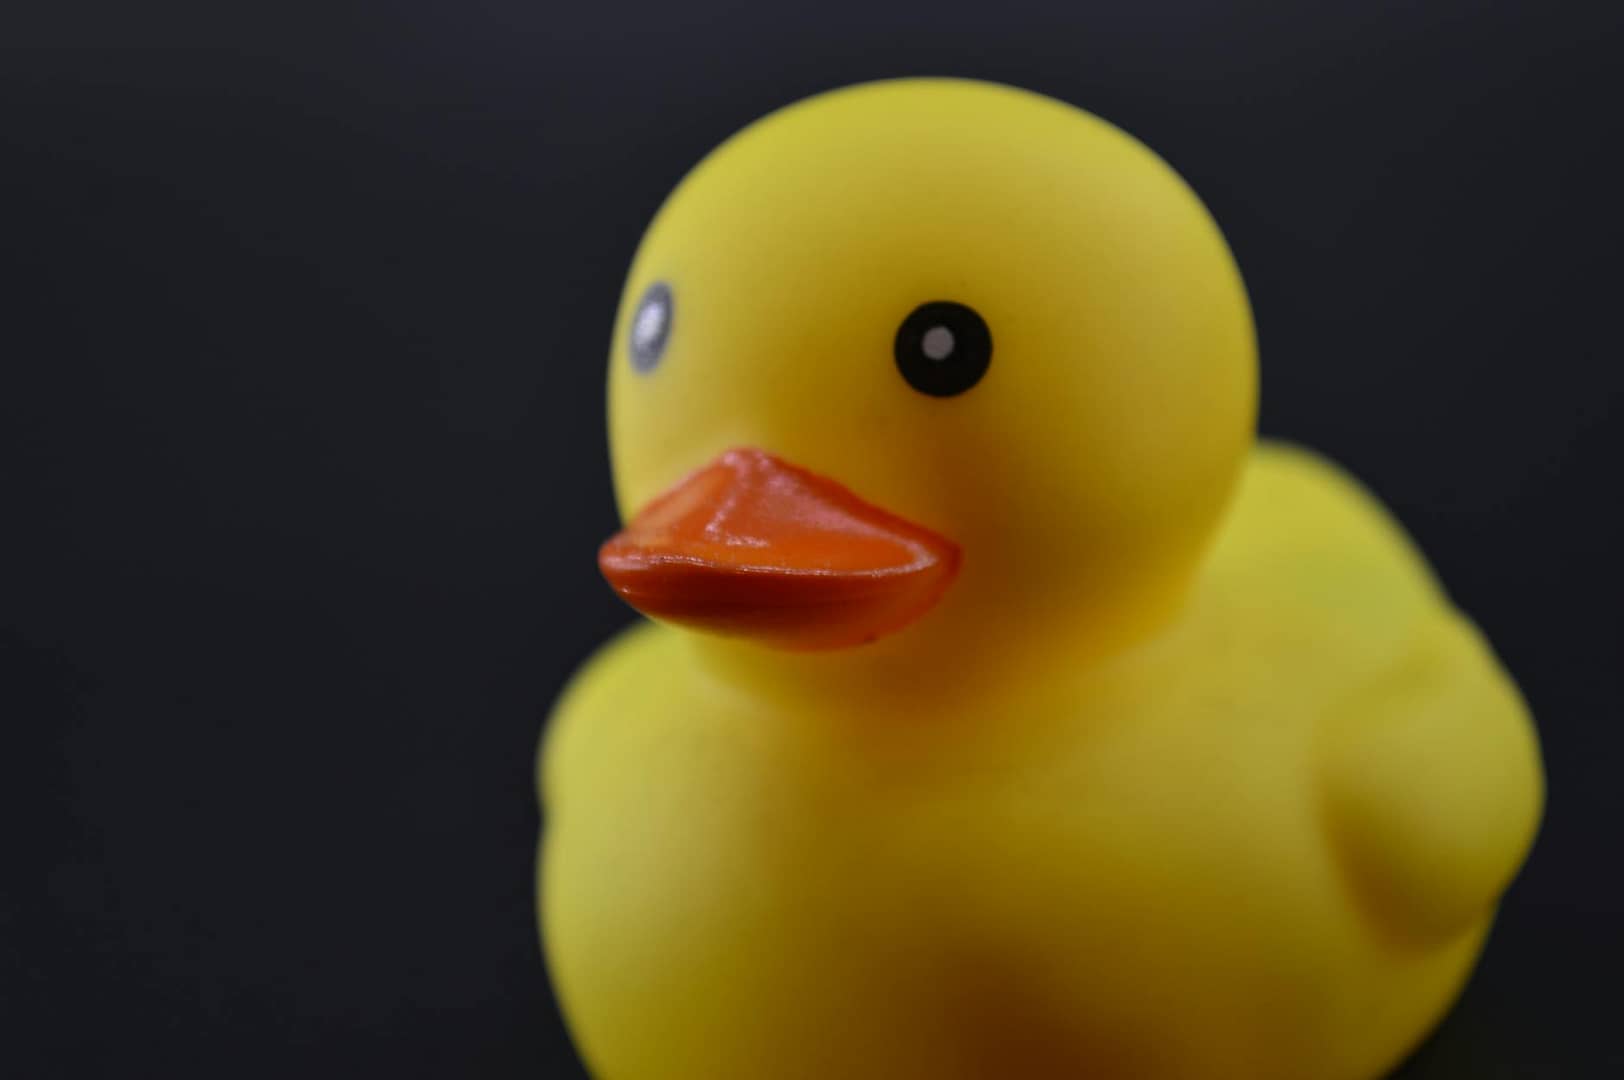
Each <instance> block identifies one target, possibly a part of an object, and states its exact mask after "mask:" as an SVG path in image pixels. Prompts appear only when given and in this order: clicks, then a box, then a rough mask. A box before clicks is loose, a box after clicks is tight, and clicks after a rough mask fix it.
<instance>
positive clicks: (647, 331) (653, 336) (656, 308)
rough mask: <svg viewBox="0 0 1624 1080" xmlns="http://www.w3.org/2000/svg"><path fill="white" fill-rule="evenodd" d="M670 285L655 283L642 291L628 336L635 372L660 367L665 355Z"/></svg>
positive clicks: (643, 372)
mask: <svg viewBox="0 0 1624 1080" xmlns="http://www.w3.org/2000/svg"><path fill="white" fill-rule="evenodd" d="M673 313H674V312H673V308H672V303H671V286H669V285H667V284H666V283H665V282H663V281H656V282H655V283H654V284H652V285H650V286H649V287H648V288H647V289H645V290H644V291H643V298H642V299H641V300H639V301H637V308H636V309H635V310H634V311H633V312H632V325H631V332H630V333H629V334H627V340H628V341H629V342H630V346H631V354H632V368H633V370H635V371H637V372H640V373H642V374H647V373H648V372H650V371H653V370H654V369H655V368H656V367H658V366H659V363H660V357H662V356H664V355H665V345H666V342H668V341H670V340H671V319H672V315H673Z"/></svg>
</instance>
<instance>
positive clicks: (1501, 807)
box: [539, 79, 1543, 1080]
mask: <svg viewBox="0 0 1624 1080" xmlns="http://www.w3.org/2000/svg"><path fill="white" fill-rule="evenodd" d="M1256 381H1257V376H1256V356H1255V344H1254V335H1253V327H1252V320H1251V313H1250V309H1249V306H1248V303H1247V299H1246V294H1245V291H1244V288H1243V286H1242V283H1241V278H1240V275H1239V273H1238V271H1237V269H1236V266H1235V263H1234V261H1233V258H1232V256H1231V254H1230V252H1229V250H1228V248H1227V246H1226V244H1225V242H1224V239H1223V237H1222V236H1221V235H1220V233H1219V231H1218V228H1217V226H1216V225H1215V224H1214V222H1213V220H1212V219H1211V217H1210V216H1209V215H1208V213H1207V211H1206V209H1205V208H1204V207H1203V206H1202V204H1201V203H1200V201H1199V200H1198V199H1197V198H1196V196H1195V195H1194V194H1193V193H1192V192H1191V190H1190V189H1189V188H1188V187H1187V186H1186V185H1185V184H1184V182H1183V181H1182V180H1181V179H1180V178H1179V177H1178V176H1177V175H1176V174H1175V173H1174V172H1173V171H1172V169H1170V168H1169V167H1168V166H1167V165H1166V164H1164V163H1163V162H1162V161H1161V160H1160V159H1159V158H1157V157H1156V156H1155V155H1154V154H1153V153H1152V152H1151V151H1149V150H1148V149H1146V148H1145V147H1144V146H1143V145H1141V144H1140V143H1139V142H1137V141H1135V140H1134V139H1133V138H1132V137H1130V136H1128V135H1126V134H1124V133H1123V132H1122V131H1120V130H1118V129H1117V128H1115V127H1112V126H1111V125H1109V124H1107V123H1105V122H1104V121H1101V120H1099V119H1097V118H1095V117H1093V116H1091V115H1089V114H1087V113H1085V112H1082V111H1080V110H1078V109H1075V108H1072V107H1070V106H1068V105H1065V104H1061V103H1059V102H1056V101H1053V100H1050V99H1048V98H1044V97H1041V96H1037V95H1034V94H1031V93H1027V92H1024V91H1020V90H1016V89H1012V88H1009V87H1004V86H996V85H990V84H985V83H978V82H971V81H964V80H951V79H915V80H900V81H889V82H881V83H874V84H868V85H863V86H858V87H852V88H847V89H843V90H839V91H835V92H832V93H829V94H824V95H822V96H819V97H815V98H813V99H810V100H808V101H805V102H802V103H799V104H796V105H793V106H791V107H789V108H786V109H784V110H781V111H779V112H777V113H775V114H773V115H771V116H769V117H767V118H766V119H764V120H762V121H760V122H758V123H756V124H755V125H753V126H751V127H749V128H747V129H746V130H744V131H743V132H742V133H740V134H738V135H737V136H735V137H734V138H732V139H730V140H729V141H728V142H726V143H725V144H724V145H723V146H722V147H720V148H719V149H717V150H716V151H715V152H713V153H712V154H711V155H710V156H709V157H708V158H706V159H705V161H704V162H703V163H702V164H700V165H699V166H698V167H697V168H696V169H695V170H694V171H693V172H692V173H691V174H690V175H689V176H688V177H687V178H686V179H685V180H684V181H683V182H682V183H681V185H680V186H679V187H678V188H677V189H676V191H675V192H674V193H673V194H672V195H671V197H670V199H669V200H668V201H667V202H666V204H665V205H664V207H663V208H662V209H661V210H660V211H659V214H658V216H657V217H656V218H655V220H654V222H653V225H652V226H651V227H650V229H649V231H648V234H647V236H646V237H645V239H644V241H643V243H642V246H641V248H640V249H639V250H638V252H637V255H636V258H635V261H634V262H633V264H632V267H631V271H630V276H629V278H628V280H627V284H626V291H625V296H624V300H623V302H622V305H621V311H620V315H619V318H618V320H617V324H616V332H615V336H614V341H613V346H612V355H611V358H610V366H609V421H610V439H611V444H612V452H613V462H614V479H615V487H616V492H617V496H618V499H619V504H620V507H621V509H622V512H623V516H624V519H625V520H626V521H627V522H628V524H627V527H626V529H625V531H623V532H622V533H620V534H619V535H617V536H616V537H614V538H613V539H611V540H610V541H609V542H608V543H607V544H605V545H604V547H603V549H602V551H601V552H600V564H601V567H602V569H603V572H604V574H605V575H606V577H607V578H608V579H609V581H610V583H611V585H613V587H614V588H615V589H616V590H617V591H618V592H619V593H620V594H621V595H622V596H624V597H625V598H626V599H627V600H629V601H630V602H631V603H632V604H633V605H634V606H637V607H638V608H640V609H641V610H643V611H644V612H646V613H648V614H650V615H652V616H653V617H654V618H655V619H656V620H657V622H655V623H644V624H642V625H639V626H638V627H636V628H634V629H632V630H630V631H629V632H627V633H626V634H624V635H622V636H621V637H620V638H618V639H617V640H616V641H615V642H613V643H612V644H610V645H608V646H607V647H605V648H604V649H603V650H602V651H601V652H600V653H599V654H598V655H597V656H596V657H594V658H593V659H592V660H591V662H590V663H588V664H587V665H586V667H585V668H584V669H583V670H582V672H581V673H580V674H579V675H578V676H577V677H576V678H575V680H574V681H573V682H572V684H571V685H570V687H569V688H568V689H567V691H566V692H565V694H564V696H563V698H562V699H561V701H560V702H559V704H558V706H557V709H556V712H555V714H554V717H553V719H552V723H551V727H550V731H549V735H548V738H547V739H546V741H545V744H544V748H543V760H542V766H541V774H542V775H541V786H542V792H543V796H542V797H543V802H544V806H545V814H546V832H545V837H544V840H543V844H542V852H541V859H540V885H539V892H540V901H541V902H540V907H541V922H542V929H543V935H544V941H545V948H546V951H547V954H548V958H549V962H550V966H551V971H552V975H553V977H554V980H555V983H556V986H557V989H558V993H559V997H560V1000H561V1002H562V1006H563V1010H564V1013H565V1016H566V1018H567V1020H568V1023H569V1025H570V1027H571V1030H572V1032H573V1034H574V1036H575V1038H576V1040H577V1043H578V1045H579V1047H580V1049H581V1051H582V1054H583V1056H584V1058H585V1060H586V1061H587V1062H588V1064H589V1067H590V1068H591V1070H592V1072H593V1073H594V1075H596V1076H598V1077H600V1078H602V1080H701V1078H702V1080H799V1078H817V1080H833V1078H841V1080H869V1078H873V1080H916V1078H917V1080H925V1078H929V1080H956V1078H983V1077H999V1078H1006V1077H1007V1078H1034V1077H1036V1078H1062V1077H1067V1078H1069V1077H1090V1078H1106V1080H1135V1078H1145V1080H1176V1078H1203V1080H1210V1078H1215V1077H1216V1078H1228V1077H1235V1078H1245V1080H1268V1078H1281V1080H1367V1078H1372V1077H1376V1076H1379V1075H1381V1074H1383V1073H1384V1072H1385V1071H1387V1070H1389V1069H1390V1068H1392V1067H1393V1066H1394V1064H1395V1063H1396V1062H1398V1061H1399V1060H1400V1059H1401V1058H1402V1057H1403V1055H1405V1053H1406V1052H1407V1051H1408V1050H1409V1049H1410V1048H1411V1047H1413V1046H1414V1045H1415V1044H1416V1043H1417V1042H1418V1041H1419V1040H1420V1039H1421V1038H1422V1037H1423V1036H1424V1035H1425V1033H1426V1032H1427V1031H1428V1029H1429V1028H1430V1027H1431V1026H1432V1025H1433V1023H1434V1022H1435V1021H1436V1020H1437V1019H1438V1018H1439V1017H1440V1015H1441V1014H1442V1013H1443V1012H1444V1011H1445V1009H1446V1008H1447V1007H1448V1005H1449V1003H1450V1001H1451V1000H1452V998H1453V997H1454V995H1455V994H1456V993H1457V991H1458V989H1459V987H1460V986H1461V984H1462V982H1463V980H1464V978H1465V977H1466V975H1467V974H1468V972H1469V971H1470V969H1471V967H1472V965H1473V963H1474V960H1475V958H1476V956H1477V954H1478V952H1479V950H1480V948H1481V947H1482V944H1483V941H1484V937H1485V934H1486V933H1487V930H1488V928H1489V925H1490V922H1491V920H1492V918H1493V914H1494V911H1495V907H1496V904H1497V901H1498V898H1499V896H1500V894H1501V892H1502V890H1503V889H1504V888H1505V887H1506V885H1507V883H1508V882H1509V881H1510V879H1511V878H1512V876H1513V875H1514V873H1515V872H1516V870H1517V867H1518V866H1519V864H1520V863H1521V862H1522V860H1523V858H1524V856H1525V854H1526V852H1527V850H1528V847H1529V845H1530V843H1531V841H1532V838H1533V835H1534V832H1535V829H1536V826H1537V823H1538V820H1539V816H1540V812H1541V805H1542V800H1543V777H1542V771H1541V766H1540V760H1539V750H1538V746H1537V743H1536V739H1535V735H1534V732H1533V728H1532V726H1531V723H1530V720H1529V716H1528V713H1527V710H1526V708H1525V706H1524V704H1523V702H1522V700H1521V699H1520V697H1519V695H1518V692H1517V690H1516V687H1515V686H1514V685H1513V684H1512V682H1511V680H1510V678H1509V677H1508V676H1507V675H1506V673H1505V672H1504V671H1503V670H1502V669H1501V668H1500V666H1499V664H1498V663H1497V662H1496V660H1495V657H1494V655H1493V653H1492V652H1491V651H1490V649H1489V646H1488V645H1487V644H1486V643H1485V641H1484V640H1483V638H1482V637H1481V636H1480V634H1479V633H1478V632H1477V631H1476V630H1475V629H1474V628H1473V627H1472V625H1471V624H1470V623H1468V622H1467V621H1466V620H1465V619H1464V618H1463V617H1462V616H1461V615H1460V614H1459V613H1458V612H1457V611H1456V610H1455V609H1454V608H1453V607H1452V606H1451V605H1450V603H1449V600H1448V598H1447V597H1446V596H1445V595H1444V593H1443V592H1442V591H1441V589H1440V588H1439V586H1438V584H1437V583H1436V581H1435V580H1434V579H1433V577H1432V576H1431V574H1430V573H1429V571H1428V569H1427V567H1426V565H1425V564H1424V562H1423V560H1422V559H1421V557H1420V556H1419V555H1418V554H1417V552H1416V550H1415V548H1414V547H1413V546H1412V545H1411V543H1410V542H1409V541H1408V540H1407V539H1406V537H1405V535H1404V534H1403V532H1402V531H1401V530H1400V529H1399V527H1398V526H1397V525H1396V524H1395V523H1394V521H1393V520H1392V519H1391V518H1390V517H1389V516H1388V515H1387V514H1386V513H1385V512H1384V511H1383V509H1382V508H1381V507H1380V506H1379V505H1378V504H1377V503H1376V502H1375V501H1374V500H1373V499H1372V498H1371V497H1370V496H1369V495H1367V494H1366V493H1365V492H1364V491H1363V490H1361V488H1360V487H1359V486H1358V485H1357V484H1356V483H1355V482H1353V481H1352V480H1350V479H1349V478H1348V477H1347V475H1346V474H1344V473H1343V472H1341V471H1339V470H1338V469H1337V468H1336V467H1335V466H1333V465H1331V464H1330V463H1328V462H1326V461H1324V460H1323V459H1321V458H1318V457H1315V456H1313V455H1312V454H1310V453H1307V452H1305V451H1303V450H1299V449H1294V448H1290V447H1286V446H1280V445H1273V444H1267V443H1263V444H1260V443H1258V442H1257V441H1256V438H1255V434H1254V418H1255V403H1256V394H1257V386H1256Z"/></svg>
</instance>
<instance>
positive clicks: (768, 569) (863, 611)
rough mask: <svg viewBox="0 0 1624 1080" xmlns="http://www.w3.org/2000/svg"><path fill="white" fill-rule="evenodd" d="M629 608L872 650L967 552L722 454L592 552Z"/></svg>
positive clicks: (796, 641)
mask: <svg viewBox="0 0 1624 1080" xmlns="http://www.w3.org/2000/svg"><path fill="white" fill-rule="evenodd" d="M598 566H599V568H600V569H601V570H602V571H603V576H604V577H605V578H607V579H608V581H609V584H610V585H611V586H612V587H613V588H614V590H615V592H617V593H619V594H620V596H621V598H622V599H624V600H625V601H626V602H627V603H628V604H630V605H631V606H632V607H634V608H636V609H637V610H639V611H641V612H643V613H644V614H646V615H651V616H653V617H655V618H658V619H666V620H669V621H670V622H674V623H680V624H682V625H685V626H691V627H694V628H695V629H700V630H707V631H711V632H713V633H720V634H729V635H737V636H742V637H750V638H755V639H757V640H759V641H762V642H765V643H767V644H770V645H776V646H778V647H780V648H785V649H837V648H842V647H844V646H848V645H859V644H862V643H864V642H868V641H873V640H874V639H875V638H877V637H880V636H881V635H883V634H889V633H891V632H893V631H896V630H900V629H902V628H903V627H905V626H907V625H908V624H909V623H911V622H913V621H914V620H915V619H918V618H919V617H920V616H921V615H923V614H924V613H925V612H926V611H928V610H930V608H931V606H932V605H934V604H935V603H936V601H937V600H939V599H940V598H941V595H942V593H943V592H944V591H946V589H947V586H948V585H949V584H950V583H951V582H952V580H953V577H954V575H955V574H956V573H958V568H959V548H958V545H957V544H955V543H953V542H952V541H951V540H948V539H946V538H945V537H942V536H940V535H938V534H936V533H934V532H931V531H930V530H929V529H926V528H924V527H923V526H920V525H915V524H914V523H913V522H911V521H907V520H905V519H903V518H900V517H898V516H896V515H895V514H891V513H888V512H886V511H884V510H881V509H880V508H879V507H877V506H871V505H869V504H868V503H866V502H864V501H863V500H861V499H859V498H858V497H857V496H856V495H853V494H852V493H851V492H850V491H847V490H846V489H845V488H844V487H841V486H840V485H839V484H837V483H835V482H834V481H833V480H829V479H826V478H825V477H822V476H819V475H817V474H816V473H813V472H810V471H808V470H806V469H802V468H798V467H797V466H794V465H791V464H789V463H788V462H785V461H781V460H780V459H778V458H776V457H774V456H773V455H771V454H769V453H767V452H766V451H764V450H756V449H749V448H746V449H736V450H729V451H727V452H726V453H724V454H722V455H721V456H720V457H718V458H717V459H716V460H715V461H713V462H711V463H710V464H709V465H706V466H705V467H704V468H702V469H700V470H699V471H698V472H695V473H693V474H692V475H690V476H688V477H687V478H686V479H684V480H682V481H680V482H679V483H678V484H677V485H676V486H675V487H673V488H671V489H670V490H668V491H667V492H665V493H664V494H663V495H660V496H659V497H658V498H656V499H655V500H654V501H653V502H651V503H649V504H648V505H647V506H646V507H644V508H643V510H642V511H641V512H640V513H638V514H637V516H636V517H635V518H633V519H632V521H631V523H630V524H629V525H627V526H626V528H625V529H623V530H621V531H620V532H619V533H617V534H616V535H614V536H612V537H610V538H609V540H608V541H607V542H605V543H604V545H603V547H602V548H600V549H599V550H598Z"/></svg>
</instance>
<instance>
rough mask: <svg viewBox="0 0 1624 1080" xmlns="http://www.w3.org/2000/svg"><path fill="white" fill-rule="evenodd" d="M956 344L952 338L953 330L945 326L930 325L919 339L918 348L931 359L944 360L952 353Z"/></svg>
mask: <svg viewBox="0 0 1624 1080" xmlns="http://www.w3.org/2000/svg"><path fill="white" fill-rule="evenodd" d="M957 344H958V342H956V341H955V340H953V331H951V330H949V329H948V328H947V327H945V326H933V327H931V328H930V329H929V330H926V331H925V336H924V337H923V338H921V339H920V340H919V348H920V349H921V350H922V351H923V352H924V354H925V355H926V356H928V357H929V358H930V359H932V360H946V359H947V358H948V357H949V356H952V355H953V348H954V346H955V345H957Z"/></svg>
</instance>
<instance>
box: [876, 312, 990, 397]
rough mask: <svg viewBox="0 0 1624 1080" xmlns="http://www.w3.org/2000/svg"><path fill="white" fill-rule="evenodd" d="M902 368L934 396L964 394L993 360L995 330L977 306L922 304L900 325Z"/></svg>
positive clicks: (897, 348)
mask: <svg viewBox="0 0 1624 1080" xmlns="http://www.w3.org/2000/svg"><path fill="white" fill-rule="evenodd" d="M894 350H895V352H896V358H897V370H898V371H900V372H901V373H902V377H903V378H904V379H906V380H908V385H909V386H911V387H913V388H914V389H915V390H918V391H919V392H920V393H921V394H929V395H931V396H932V397H952V396H953V395H955V394H962V393H964V392H965V391H966V390H968V389H970V387H972V386H974V385H975V384H976V383H978V382H980V381H981V376H983V375H985V374H986V373H987V366H988V365H989V364H991V363H992V332H991V331H990V330H988V329H987V324H986V322H985V321H983V320H982V318H981V316H980V315H977V314H976V313H975V311H974V310H973V309H971V308H968V307H966V306H964V305H963V304H959V303H955V302H953V301H951V300H933V301H931V302H930V303H928V304H920V305H919V306H918V307H916V308H914V310H913V312H912V314H910V315H909V316H908V317H907V318H906V319H903V320H902V325H901V326H899V327H897V340H896V343H895V345H894Z"/></svg>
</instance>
